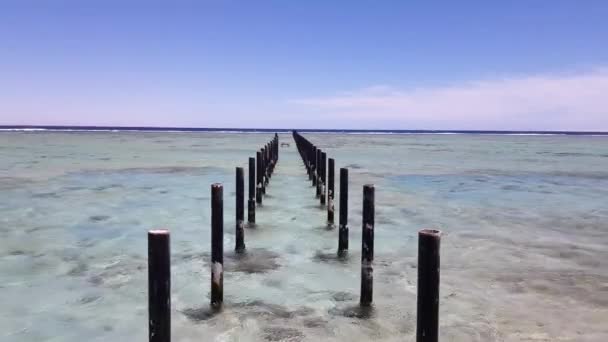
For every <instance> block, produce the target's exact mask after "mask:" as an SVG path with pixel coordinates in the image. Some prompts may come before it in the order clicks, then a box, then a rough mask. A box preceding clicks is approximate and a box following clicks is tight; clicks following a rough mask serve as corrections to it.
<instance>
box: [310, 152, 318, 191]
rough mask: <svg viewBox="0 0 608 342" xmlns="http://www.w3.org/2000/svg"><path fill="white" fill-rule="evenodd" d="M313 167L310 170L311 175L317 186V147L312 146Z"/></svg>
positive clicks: (313, 182)
mask: <svg viewBox="0 0 608 342" xmlns="http://www.w3.org/2000/svg"><path fill="white" fill-rule="evenodd" d="M311 163H312V169H311V170H310V176H311V178H312V185H313V186H315V187H316V186H317V147H316V146H313V147H312V156H311Z"/></svg>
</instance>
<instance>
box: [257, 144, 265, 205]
mask: <svg viewBox="0 0 608 342" xmlns="http://www.w3.org/2000/svg"><path fill="white" fill-rule="evenodd" d="M255 156H256V184H255V187H256V188H255V189H256V190H255V201H256V203H257V204H262V177H263V176H262V152H261V151H258V152H256V154H255Z"/></svg>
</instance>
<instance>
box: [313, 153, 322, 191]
mask: <svg viewBox="0 0 608 342" xmlns="http://www.w3.org/2000/svg"><path fill="white" fill-rule="evenodd" d="M322 154H323V151H321V150H320V149H318V150H317V155H316V156H315V158H316V161H315V178H316V180H317V181H316V184H317V193H316V197H317V198H319V197H321V181H322V179H321V168H322V167H323V166H321V155H322Z"/></svg>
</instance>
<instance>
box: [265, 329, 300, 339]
mask: <svg viewBox="0 0 608 342" xmlns="http://www.w3.org/2000/svg"><path fill="white" fill-rule="evenodd" d="M303 338H304V334H303V333H302V332H301V331H300V330H297V329H294V328H285V327H279V326H271V327H266V328H264V340H266V341H294V342H295V341H302V339H303Z"/></svg>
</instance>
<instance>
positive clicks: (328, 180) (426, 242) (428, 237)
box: [148, 131, 441, 342]
mask: <svg viewBox="0 0 608 342" xmlns="http://www.w3.org/2000/svg"><path fill="white" fill-rule="evenodd" d="M293 138H294V140H295V141H296V145H297V148H298V151H299V153H300V156H301V157H302V160H303V162H304V166H305V168H306V170H307V172H308V176H309V179H310V180H311V181H312V184H313V186H315V194H316V196H317V197H318V198H319V201H320V203H321V204H325V203H327V222H328V225H329V226H330V227H333V226H334V215H333V214H334V195H335V191H334V167H335V161H334V159H332V158H329V160H327V154H326V153H325V152H323V151H322V150H321V149H319V148H317V147H316V146H315V145H314V144H312V143H311V142H310V141H308V140H307V139H306V138H304V137H303V136H302V135H300V134H299V133H298V132H295V131H294V132H293ZM278 158H279V139H278V135H276V134H275V136H274V138H273V139H272V140H271V141H270V142H269V143H268V144H266V145H265V146H264V147H263V148H262V149H261V150H260V151H258V152H257V153H256V158H249V201H248V222H249V225H250V226H253V225H254V224H255V208H256V204H257V205H261V204H262V201H263V196H264V194H265V193H266V187H267V186H268V184H269V181H270V179H271V176H272V173H273V171H274V168H275V166H276V164H277V162H278ZM327 162H328V163H327ZM254 166H255V167H254ZM326 184H327V186H326ZM374 197H375V189H374V186H373V185H369V184H368V185H364V186H363V215H362V216H363V219H362V247H361V296H360V305H361V307H362V308H369V307H370V306H371V304H372V299H373V259H374V215H375V208H374V205H375V204H374ZM339 209H340V215H339V233H338V257H339V258H346V257H348V169H346V168H341V169H340V207H339ZM223 217H224V213H223V185H222V184H219V183H218V184H213V185H212V186H211V308H212V309H214V310H219V309H221V307H222V304H223V230H224V222H223ZM235 229H236V231H235V233H236V234H235V236H236V241H235V251H236V252H237V253H242V252H243V251H244V250H245V239H244V172H243V168H241V167H237V168H236V228H235ZM418 236H419V238H418V297H417V329H416V340H417V342H436V341H437V340H438V325H439V324H438V323H439V247H440V236H441V232H440V231H438V230H433V229H423V230H421V231H419V234H418ZM170 279H171V276H170V252H169V231H168V230H151V231H149V232H148V286H149V288H148V292H149V302H148V305H149V340H150V341H154V342H169V341H170V339H171V314H170V309H171V301H170V288H171V280H170Z"/></svg>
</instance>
